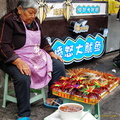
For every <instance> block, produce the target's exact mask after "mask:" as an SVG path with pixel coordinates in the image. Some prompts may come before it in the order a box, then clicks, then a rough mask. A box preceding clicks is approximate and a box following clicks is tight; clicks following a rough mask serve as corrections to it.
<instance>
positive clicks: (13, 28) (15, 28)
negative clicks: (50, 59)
mask: <svg viewBox="0 0 120 120" xmlns="http://www.w3.org/2000/svg"><path fill="white" fill-rule="evenodd" d="M35 20H36V22H37V23H38V25H39V27H40V21H39V19H38V18H37V17H36V19H35ZM32 28H33V29H34V30H37V29H38V28H37V26H36V24H35V22H33V23H32ZM40 30H41V27H40ZM25 42H26V33H25V28H24V25H23V22H22V20H21V18H20V16H19V14H18V12H17V9H15V10H12V11H11V12H9V13H8V14H6V15H5V16H3V17H2V18H1V19H0V60H2V61H4V62H12V61H14V60H15V59H17V58H18V57H19V56H18V55H17V54H16V53H15V52H14V50H16V49H19V48H21V47H23V46H24V44H25ZM40 48H41V49H44V50H45V51H46V52H48V53H49V52H51V51H53V50H52V48H51V46H50V45H49V43H48V41H47V40H46V39H45V37H43V33H42V32H41V44H40Z"/></svg>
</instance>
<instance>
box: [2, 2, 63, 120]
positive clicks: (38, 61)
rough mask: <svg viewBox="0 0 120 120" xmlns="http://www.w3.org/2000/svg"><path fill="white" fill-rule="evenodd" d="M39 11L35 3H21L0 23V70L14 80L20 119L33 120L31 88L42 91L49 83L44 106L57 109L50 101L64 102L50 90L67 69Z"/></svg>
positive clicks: (18, 119)
mask: <svg viewBox="0 0 120 120" xmlns="http://www.w3.org/2000/svg"><path fill="white" fill-rule="evenodd" d="M37 9H38V3H37V2H36V0H20V1H19V2H18V5H17V8H15V9H14V10H12V11H11V12H9V13H7V14H6V15H5V16H3V17H2V18H1V20H0V68H1V69H2V70H3V71H4V72H6V73H8V74H9V75H10V76H11V77H12V78H13V83H14V88H15V93H16V98H17V107H18V118H17V120H30V113H31V108H30V88H34V89H39V88H42V87H44V86H46V85H47V84H48V89H49V90H48V98H47V100H46V102H45V103H44V104H45V105H46V106H48V107H56V108H57V107H58V106H56V105H55V104H54V105H51V102H52V103H53V101H55V103H56V102H59V103H62V101H61V100H60V99H59V98H58V97H57V96H54V95H52V92H51V90H50V87H51V85H53V83H54V81H57V80H59V78H60V77H61V76H65V67H64V64H63V60H62V59H61V57H59V56H58V55H56V54H55V53H54V52H53V50H52V49H51V46H50V45H49V43H48V42H47V40H46V39H45V38H44V36H43V33H42V31H41V27H40V21H39V19H38V18H37V17H36V13H37ZM48 27H49V26H48Z"/></svg>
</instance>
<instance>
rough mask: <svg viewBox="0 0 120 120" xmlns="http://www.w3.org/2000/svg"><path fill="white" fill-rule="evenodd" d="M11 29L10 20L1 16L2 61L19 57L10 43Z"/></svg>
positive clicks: (0, 51)
mask: <svg viewBox="0 0 120 120" xmlns="http://www.w3.org/2000/svg"><path fill="white" fill-rule="evenodd" d="M13 30H14V26H13V25H12V20H10V19H7V16H5V17H3V18H2V19H1V20H0V59H1V60H3V61H4V62H12V61H14V60H15V59H16V58H18V57H19V56H18V55H16V53H15V52H14V46H13V45H12V37H13Z"/></svg>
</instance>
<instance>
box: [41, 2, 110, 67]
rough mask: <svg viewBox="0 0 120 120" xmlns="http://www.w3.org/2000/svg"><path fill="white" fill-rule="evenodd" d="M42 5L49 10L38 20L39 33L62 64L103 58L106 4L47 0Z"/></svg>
mask: <svg viewBox="0 0 120 120" xmlns="http://www.w3.org/2000/svg"><path fill="white" fill-rule="evenodd" d="M46 5H47V6H48V8H49V10H48V12H47V17H46V19H45V21H41V24H42V27H43V31H44V34H45V36H46V37H47V39H48V41H49V43H50V44H51V45H52V48H53V50H54V51H55V53H56V54H58V55H59V56H61V57H62V58H63V60H64V61H65V64H66V65H68V64H71V63H72V62H80V61H82V60H84V59H85V60H90V59H92V58H99V57H101V56H102V55H103V53H104V52H105V46H106V45H105V43H106V38H107V33H108V30H107V24H108V14H107V2H93V1H85V2H83V1H80V2H79V1H72V2H69V1H64V2H54V1H53V2H52V1H50V2H48V1H47V2H46ZM67 5H68V6H69V7H67ZM67 12H68V13H67ZM40 19H41V18H40Z"/></svg>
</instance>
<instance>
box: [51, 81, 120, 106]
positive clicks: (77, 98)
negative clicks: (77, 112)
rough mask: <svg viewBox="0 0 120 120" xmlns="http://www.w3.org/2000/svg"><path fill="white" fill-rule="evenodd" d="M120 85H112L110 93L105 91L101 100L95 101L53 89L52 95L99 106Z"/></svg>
mask: <svg viewBox="0 0 120 120" xmlns="http://www.w3.org/2000/svg"><path fill="white" fill-rule="evenodd" d="M118 85H119V83H118V82H115V83H114V84H113V85H111V86H110V87H109V88H108V90H109V92H108V91H105V92H104V93H102V94H101V95H100V97H101V98H100V99H94V98H87V97H86V98H84V97H80V96H78V95H70V94H69V93H64V92H61V91H59V90H56V89H53V90H52V93H53V94H54V95H56V96H59V97H63V98H67V99H70V100H74V101H78V102H83V103H87V104H91V105H95V104H97V103H98V102H99V101H100V100H101V99H102V98H104V97H105V96H106V95H108V94H109V93H110V92H111V91H112V90H113V89H115V88H116V87H117V86H118Z"/></svg>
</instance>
